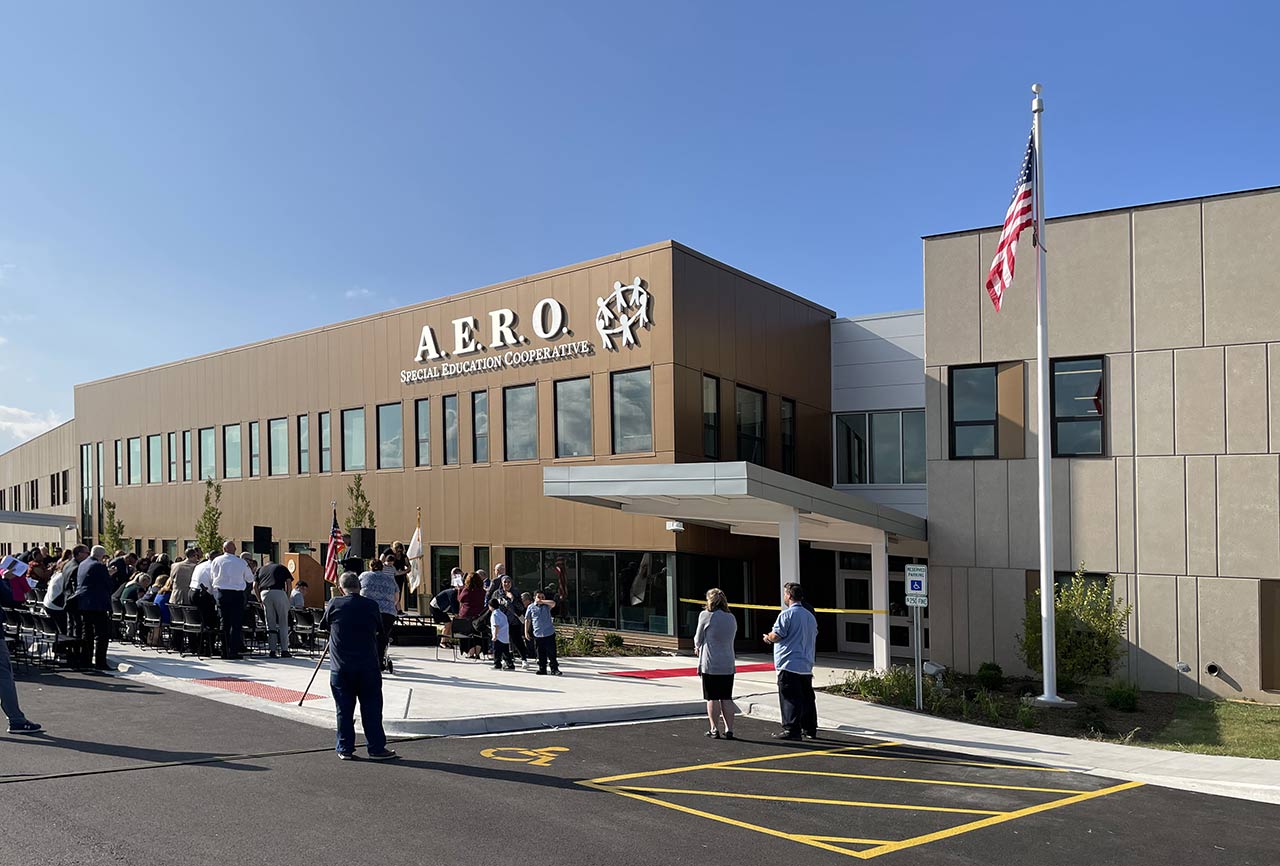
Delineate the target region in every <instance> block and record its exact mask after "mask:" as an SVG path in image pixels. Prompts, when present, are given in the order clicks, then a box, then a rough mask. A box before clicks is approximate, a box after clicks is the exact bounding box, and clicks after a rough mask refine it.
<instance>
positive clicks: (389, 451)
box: [378, 403, 404, 469]
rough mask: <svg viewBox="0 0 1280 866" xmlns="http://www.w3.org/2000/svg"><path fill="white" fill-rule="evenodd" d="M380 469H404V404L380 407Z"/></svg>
mask: <svg viewBox="0 0 1280 866" xmlns="http://www.w3.org/2000/svg"><path fill="white" fill-rule="evenodd" d="M378 468H379V469H403V468H404V404H402V403H387V404H385V405H383V406H379V407H378Z"/></svg>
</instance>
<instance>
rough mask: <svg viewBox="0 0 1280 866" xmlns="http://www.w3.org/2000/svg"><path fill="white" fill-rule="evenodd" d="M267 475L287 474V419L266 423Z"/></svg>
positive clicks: (275, 419)
mask: <svg viewBox="0 0 1280 866" xmlns="http://www.w3.org/2000/svg"><path fill="white" fill-rule="evenodd" d="M267 474H268V475H288V474H289V419H288V418H272V419H271V420H269V421H267Z"/></svg>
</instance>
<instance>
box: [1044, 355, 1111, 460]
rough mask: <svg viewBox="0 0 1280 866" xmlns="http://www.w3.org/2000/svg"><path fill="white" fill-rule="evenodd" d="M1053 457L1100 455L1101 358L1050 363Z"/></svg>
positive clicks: (1072, 359) (1101, 407) (1101, 410)
mask: <svg viewBox="0 0 1280 866" xmlns="http://www.w3.org/2000/svg"><path fill="white" fill-rule="evenodd" d="M1050 363H1051V365H1052V368H1053V370H1052V376H1051V377H1050V380H1049V381H1050V382H1052V383H1053V384H1052V392H1053V393H1052V398H1051V403H1052V405H1053V456H1054V457H1100V456H1102V453H1103V449H1102V424H1103V421H1104V418H1105V416H1104V412H1103V404H1104V400H1103V393H1102V358H1100V357H1096V358H1070V359H1065V360H1061V361H1051V362H1050Z"/></svg>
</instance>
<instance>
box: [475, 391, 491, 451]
mask: <svg viewBox="0 0 1280 866" xmlns="http://www.w3.org/2000/svg"><path fill="white" fill-rule="evenodd" d="M471 458H472V462H474V463H488V462H489V392H488V391H473V392H472V394H471Z"/></svg>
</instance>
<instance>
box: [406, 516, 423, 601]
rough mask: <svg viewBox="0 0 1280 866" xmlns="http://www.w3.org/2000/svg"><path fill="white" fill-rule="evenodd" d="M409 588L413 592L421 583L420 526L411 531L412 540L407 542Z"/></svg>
mask: <svg viewBox="0 0 1280 866" xmlns="http://www.w3.org/2000/svg"><path fill="white" fill-rule="evenodd" d="M405 555H406V556H408V557H409V588H410V589H411V590H413V591H414V592H417V591H418V587H419V586H421V585H422V527H421V526H419V527H418V528H417V529H415V530H414V531H413V540H412V541H410V542H409V550H408V551H407V552H406V554H405Z"/></svg>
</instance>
